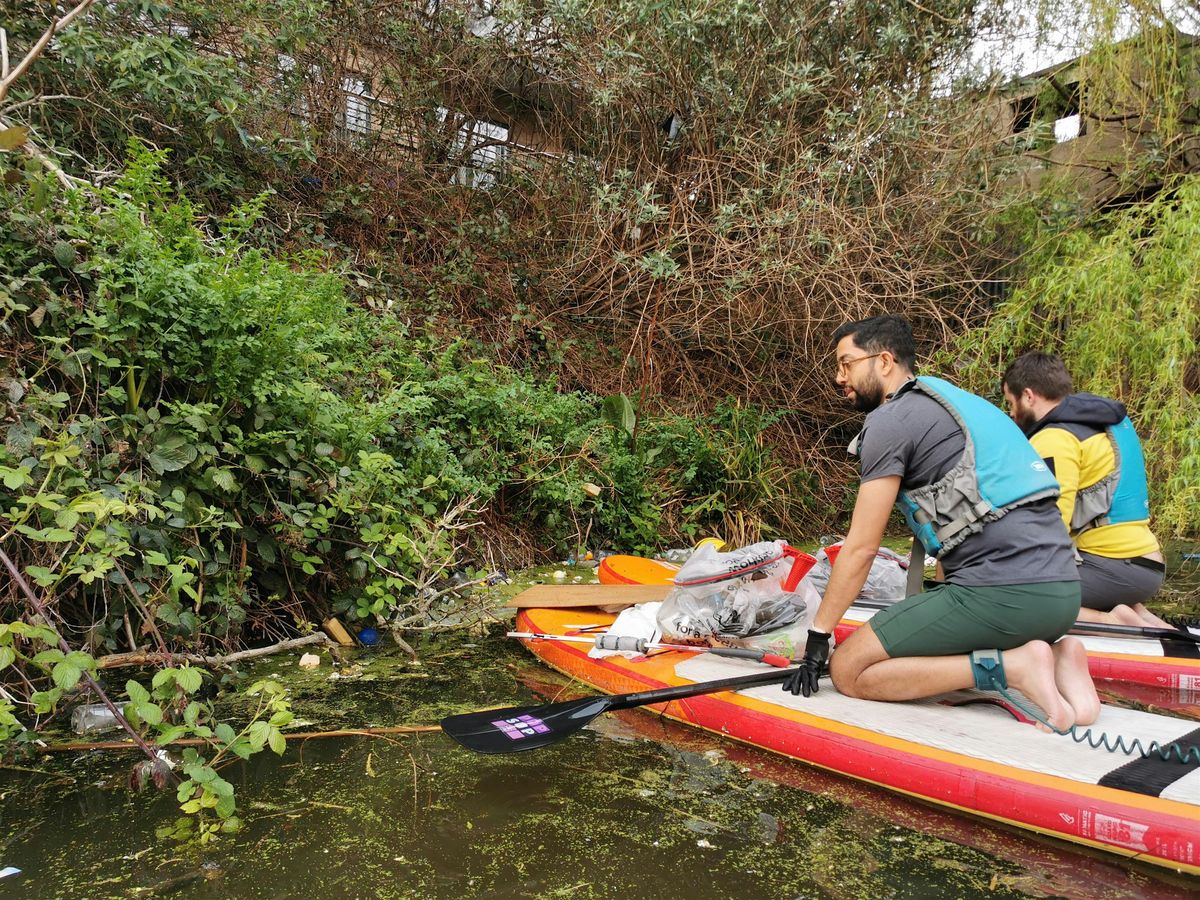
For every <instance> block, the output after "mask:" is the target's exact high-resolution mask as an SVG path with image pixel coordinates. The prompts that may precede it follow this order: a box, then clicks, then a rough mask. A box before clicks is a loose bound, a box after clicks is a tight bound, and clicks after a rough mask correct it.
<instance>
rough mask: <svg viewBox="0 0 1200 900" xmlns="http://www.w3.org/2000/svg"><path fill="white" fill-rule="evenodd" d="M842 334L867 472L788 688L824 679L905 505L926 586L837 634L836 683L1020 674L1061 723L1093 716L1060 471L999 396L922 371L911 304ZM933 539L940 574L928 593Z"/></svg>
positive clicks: (840, 350) (873, 687) (903, 696)
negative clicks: (1061, 508)
mask: <svg viewBox="0 0 1200 900" xmlns="http://www.w3.org/2000/svg"><path fill="white" fill-rule="evenodd" d="M833 338H834V342H835V344H836V365H837V369H836V382H837V384H838V386H839V387H840V388H841V389H842V391H843V393H844V394H845V396H846V399H847V400H848V401H849V402H850V404H851V405H852V406H853V407H854V408H855V409H857V410H858V411H860V412H864V413H866V414H867V416H866V419H865V421H864V423H863V429H862V431H861V433H860V434H859V436H858V437H857V438H855V440H854V442H853V443H852V444H851V447H850V450H851V452H852V453H856V454H857V455H858V456H859V459H860V462H861V469H862V476H861V482H860V485H859V490H858V497H857V499H856V502H855V505H854V513H853V516H852V518H851V522H850V530H849V532H848V533H847V535H846V541H845V543H844V544H843V546H842V549H841V550H840V552H839V553H838V557H837V562H836V563H835V564H834V567H833V571H832V573H831V575H830V578H829V584H828V587H827V588H826V590H825V595H824V598H823V599H822V601H821V605H820V607H819V608H818V610H817V612H816V615H815V617H814V619H813V623H812V629H811V630H810V631H809V640H808V646H807V648H806V652H805V658H804V661H803V663H802V664H801V666H800V668H799V669H798V670H797V673H796V674H795V675H793V676H792V677H791V678H790V679H789V681H788V682H787V683H786V684H785V685H784V688H785V690H791V691H792V693H794V694H798V693H803V694H804V695H805V696H808V695H809V694H810V693H812V692H814V691H816V690H817V680H818V678H819V676H820V671H821V667H822V665H823V664H824V663H825V661H826V660H828V659H829V643H830V639H831V638H830V636H831V634H832V633H833V629H834V627H835V626H836V625H837V623H838V621H839V620H840V619H841V617H842V615H843V614H844V613H845V611H846V610H847V608H849V606H850V605H851V603H853V601H854V599H855V598H856V597H857V596H858V592H859V590H860V589H861V588H862V585H863V583H864V581H865V580H866V577H867V573H868V572H869V571H870V566H871V561H872V560H873V559H874V558H875V553H876V551H877V550H878V548H879V545H880V541H881V540H882V538H883V534H884V529H885V528H886V526H887V523H888V519H889V517H890V515H891V509H892V506H893V504H897V505H899V506H900V508H901V510H902V511H903V512H904V514H905V518H906V519H907V520H908V523H909V526H910V527H911V528H912V529H913V533H914V535H916V537H917V541H918V543H917V544H916V545H915V546H914V555H913V565H914V567H915V572H914V574H915V575H917V576H918V577H917V578H916V579H915V580H916V585H917V586H916V588H915V590H914V588H913V587H910V594H911V596H909V597H907V598H905V599H904V600H902V601H900V602H899V603H897V604H896V605H894V606H892V607H890V608H888V609H886V610H883V611H881V612H879V613H877V614H876V615H875V617H874V618H872V619H871V621H870V622H868V623H867V624H865V625H864V626H863V627H861V628H859V629H858V630H857V631H855V632H854V634H853V635H851V636H850V637H849V638H847V639H846V641H845V642H844V643H843V644H842V645H841V646H839V647H838V651H837V653H836V654H834V655H833V658H832V660H831V661H830V674H831V675H832V676H833V683H834V686H835V687H836V688H837V689H838V690H839V691H840V692H841V693H843V694H848V695H850V696H852V697H861V698H864V699H868V700H913V699H917V698H920V697H930V696H933V695H935V694H941V693H945V692H947V691H954V690H961V689H964V688H970V687H977V688H980V689H989V688H991V687H993V686H994V685H999V686H1001V687H1006V686H1008V685H1012V686H1013V687H1015V688H1017V689H1018V690H1020V691H1021V692H1022V693H1023V694H1025V696H1027V697H1028V698H1029V699H1031V700H1033V701H1034V702H1035V703H1036V704H1038V705H1039V706H1040V707H1041V708H1042V709H1043V710H1044V711H1045V713H1046V718H1047V720H1048V721H1049V723H1050V725H1051V726H1052V727H1054V728H1058V729H1066V728H1069V727H1070V726H1071V725H1073V724H1082V725H1087V724H1090V723H1091V722H1093V721H1094V720H1095V718H1096V716H1097V715H1098V714H1099V709H1100V703H1099V699H1098V698H1097V696H1096V690H1095V687H1094V686H1093V684H1092V679H1091V676H1090V675H1089V674H1088V670H1087V656H1086V653H1085V651H1084V649H1083V645H1082V644H1080V642H1079V641H1078V640H1076V639H1075V638H1062V636H1063V635H1064V634H1065V633H1066V631H1067V629H1069V628H1070V627H1071V624H1072V623H1073V622H1074V621H1075V617H1076V616H1077V615H1078V613H1079V576H1078V574H1077V572H1076V567H1075V560H1074V554H1073V551H1072V548H1071V540H1070V538H1069V537H1068V535H1067V533H1066V530H1065V529H1064V528H1063V525H1062V520H1061V518H1059V514H1058V508H1057V507H1056V505H1055V499H1056V498H1057V496H1058V483H1057V481H1055V479H1054V476H1053V474H1052V473H1050V472H1049V469H1048V467H1047V466H1046V465H1045V463H1044V462H1043V461H1042V459H1041V458H1040V457H1039V456H1038V455H1037V453H1036V452H1034V451H1033V448H1032V447H1031V446H1030V445H1029V442H1028V441H1026V440H1025V437H1024V435H1023V434H1021V431H1020V429H1019V428H1017V427H1016V426H1015V424H1014V423H1013V422H1012V420H1011V419H1009V418H1008V416H1007V415H1005V414H1004V412H1002V411H1001V410H1000V409H997V408H996V407H995V406H993V405H992V404H990V403H988V402H987V401H986V400H983V399H982V398H980V397H977V396H975V395H974V394H970V393H968V392H966V391H963V390H961V389H959V388H957V387H955V386H954V385H952V384H950V383H949V382H947V381H944V380H942V379H939V378H929V377H920V378H917V377H916V375H915V373H916V351H915V346H914V343H913V337H912V329H911V328H910V327H909V324H908V322H907V321H905V320H904V319H903V318H901V317H899V316H876V317H874V318H870V319H864V320H862V321H859V322H851V323H848V324H846V325H843V326H842V327H840V328H839V329H837V331H836V332H834V336H833ZM924 551H928V552H929V553H931V554H933V555H934V556H935V557H936V558H937V559H938V562H939V563H940V568H941V570H942V572H943V573H944V578H945V581H943V582H940V583H938V584H937V585H936V586H932V587H930V588H929V589H928V590H924V591H923V592H922V591H921V588H920V578H919V574H920V569H921V566H922V563H923V561H924V555H925V552H924ZM913 581H914V579H913V578H911V577H910V585H912V584H913ZM1059 638H1062V639H1061V640H1059ZM1055 641H1057V643H1053V642H1055ZM1052 643H1053V646H1051V644H1052Z"/></svg>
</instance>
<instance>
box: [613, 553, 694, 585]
mask: <svg viewBox="0 0 1200 900" xmlns="http://www.w3.org/2000/svg"><path fill="white" fill-rule="evenodd" d="M678 571H679V566H675V565H672V564H671V563H665V562H659V561H658V560H656V559H646V558H645V557H644V556H620V555H618V556H606V557H604V559H602V560H600V568H599V570H598V571H597V573H596V574H597V575H598V576H599V578H600V583H601V584H670V583H671V579H672V578H674V577H675V573H676V572H678Z"/></svg>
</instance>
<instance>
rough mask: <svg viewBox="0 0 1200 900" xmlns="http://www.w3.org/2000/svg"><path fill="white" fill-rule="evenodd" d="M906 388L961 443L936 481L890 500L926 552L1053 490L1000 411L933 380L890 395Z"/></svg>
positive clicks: (940, 549)
mask: <svg viewBox="0 0 1200 900" xmlns="http://www.w3.org/2000/svg"><path fill="white" fill-rule="evenodd" d="M909 390H913V391H918V392H920V393H922V394H924V395H926V396H927V397H931V398H933V399H934V400H936V401H937V402H938V403H939V404H941V406H942V408H944V409H945V410H946V411H947V412H948V413H950V415H951V416H952V417H953V418H954V421H955V422H956V423H957V424H958V427H959V428H961V429H962V432H963V438H964V441H965V446H964V448H963V454H962V456H961V457H960V458H959V460H958V462H957V463H955V464H954V466H953V467H952V468H951V469H950V470H949V471H948V472H946V474H945V475H943V476H942V477H941V478H940V479H938V481H936V482H934V483H933V484H928V485H925V486H923V487H919V488H913V489H912V490H901V491H900V495H899V497H898V498H897V500H896V503H897V505H898V506H899V507H900V509H901V511H902V512H903V513H904V518H905V519H907V520H908V526H909V528H911V529H912V531H913V534H915V535H916V536H917V537H918V538H919V539H920V541H921V543H922V544H923V545H924V546H925V550H926V552H928V553H929V554H930V555H932V556H934V557H937V558H939V559H940V558H941V557H942V556H943V555H944V554H946V553H947V552H948V551H950V550H953V549H954V548H955V547H957V546H958V545H959V544H961V543H962V542H963V541H964V540H966V539H967V538H968V537H970V536H971V535H972V534H976V533H978V532H979V531H981V530H982V529H983V526H984V525H986V524H987V523H988V522H995V521H996V520H998V519H1001V518H1003V517H1004V516H1005V515H1007V514H1008V512H1009V511H1010V510H1013V509H1015V508H1016V507H1018V506H1023V505H1025V504H1027V503H1032V502H1034V501H1035V500H1041V499H1043V498H1046V497H1057V496H1058V495H1059V487H1058V481H1057V480H1056V479H1055V477H1054V474H1053V473H1052V472H1051V471H1050V467H1049V466H1047V465H1046V463H1045V462H1044V461H1043V460H1042V458H1041V457H1040V456H1038V454H1037V451H1036V450H1034V449H1033V446H1032V445H1031V444H1030V443H1029V441H1028V440H1026V439H1025V435H1024V434H1022V433H1021V429H1020V428H1018V427H1017V425H1016V423H1014V422H1013V421H1012V419H1010V418H1009V417H1008V416H1007V415H1006V414H1005V413H1004V412H1003V411H1001V410H1000V409H998V408H996V407H995V406H993V405H992V404H991V403H989V402H988V401H986V400H984V399H983V398H982V397H977V396H975V395H974V394H972V393H970V392H968V391H964V390H963V389H962V388H958V387H955V386H954V385H952V384H951V383H950V382H948V381H946V380H944V379H941V378H930V377H927V376H920V377H917V378H914V379H913V380H912V381H909V382H907V383H906V384H904V385H903V386H902V387H901V388H900V390H898V391H897V392H896V395H895V396H899V395H900V394H902V393H904V392H905V391H909ZM855 444H857V438H856V439H855ZM855 444H852V445H851V448H852V451H853V448H854V446H855Z"/></svg>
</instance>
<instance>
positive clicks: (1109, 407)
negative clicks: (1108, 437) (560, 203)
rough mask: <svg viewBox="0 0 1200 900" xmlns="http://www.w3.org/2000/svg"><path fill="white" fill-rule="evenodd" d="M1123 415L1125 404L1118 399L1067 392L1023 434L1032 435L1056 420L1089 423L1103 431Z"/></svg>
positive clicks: (1081, 423)
mask: <svg viewBox="0 0 1200 900" xmlns="http://www.w3.org/2000/svg"><path fill="white" fill-rule="evenodd" d="M1125 415H1126V413H1125V404H1124V403H1121V402H1120V401H1118V400H1109V399H1108V398H1107V397H1097V396H1096V395H1095V394H1068V395H1067V396H1066V397H1064V398H1063V401H1062V403H1060V404H1058V406H1056V407H1054V409H1052V410H1050V412H1048V413H1046V415H1045V416H1044V417H1043V418H1041V419H1039V420H1038V421H1037V422H1035V423H1034V424H1033V425H1032V426H1030V427H1029V428H1028V429H1026V431H1025V436H1026V437H1033V436H1034V435H1035V434H1037V432H1039V431H1040V430H1041V429H1043V428H1045V427H1046V426H1047V425H1053V424H1054V423H1056V422H1061V423H1070V424H1075V425H1089V426H1091V427H1092V428H1095V429H1097V430H1100V431H1103V430H1104V429H1105V428H1107V427H1108V426H1109V425H1116V424H1117V423H1118V422H1120V421H1121V420H1122V419H1124V418H1125Z"/></svg>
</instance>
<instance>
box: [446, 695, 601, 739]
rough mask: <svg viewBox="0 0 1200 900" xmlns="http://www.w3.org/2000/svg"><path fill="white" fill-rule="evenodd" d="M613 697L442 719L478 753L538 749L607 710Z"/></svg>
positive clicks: (451, 733)
mask: <svg viewBox="0 0 1200 900" xmlns="http://www.w3.org/2000/svg"><path fill="white" fill-rule="evenodd" d="M612 703H613V698H612V697H584V698H582V699H579V700H568V701H567V702H565V703H550V704H543V705H542V706H510V707H508V709H485V710H483V711H482V712H473V713H463V714H461V715H457V716H447V717H446V718H444V719H442V722H441V725H442V732H443V733H444V734H446V735H447V736H449V737H451V738H453V739H454V740H456V741H458V743H460V744H462V745H463V746H464V747H466V748H467V749H468V750H474V751H475V752H476V753H519V752H520V751H522V750H537V749H538V748H539V747H546V746H548V745H550V744H555V743H557V742H558V741H561V740H563V739H564V738H567V737H570V736H571V735H572V734H574V733H575V732H577V731H579V730H580V729H582V728H583V727H584V726H585V725H587V723H588V722H590V721H592V719H594V718H596V716H598V715H600V714H601V713H602V712H604V711H606V710H608V709H609V708H610V707H611V706H612Z"/></svg>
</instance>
